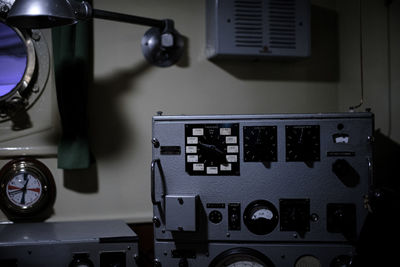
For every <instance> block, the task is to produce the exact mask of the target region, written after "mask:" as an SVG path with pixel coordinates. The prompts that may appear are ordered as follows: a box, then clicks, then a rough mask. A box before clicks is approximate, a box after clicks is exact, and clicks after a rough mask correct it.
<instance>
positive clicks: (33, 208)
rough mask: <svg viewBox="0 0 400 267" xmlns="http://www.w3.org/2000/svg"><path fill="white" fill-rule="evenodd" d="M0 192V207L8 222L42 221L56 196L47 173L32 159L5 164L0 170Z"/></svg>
mask: <svg viewBox="0 0 400 267" xmlns="http://www.w3.org/2000/svg"><path fill="white" fill-rule="evenodd" d="M0 190H1V202H0V207H1V209H2V211H3V212H4V213H5V214H6V215H7V217H8V218H9V219H10V220H12V221H41V220H44V219H46V218H47V217H48V216H49V215H50V212H51V209H52V207H53V204H54V201H55V195H56V187H55V183H54V179H53V176H52V174H51V172H50V170H49V169H48V168H47V167H46V166H45V165H44V164H43V163H41V162H40V161H38V160H35V159H32V158H20V159H15V160H12V161H10V162H8V163H7V164H6V165H5V166H4V167H3V168H2V169H1V170H0Z"/></svg>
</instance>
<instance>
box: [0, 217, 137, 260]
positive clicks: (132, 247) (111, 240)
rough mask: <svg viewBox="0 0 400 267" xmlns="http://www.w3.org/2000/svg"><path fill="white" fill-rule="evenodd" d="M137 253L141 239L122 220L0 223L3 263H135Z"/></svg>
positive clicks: (0, 255) (0, 249)
mask: <svg viewBox="0 0 400 267" xmlns="http://www.w3.org/2000/svg"><path fill="white" fill-rule="evenodd" d="M137 256H138V238H137V236H136V234H135V233H134V232H133V231H132V230H131V229H130V228H129V226H128V225H126V224H125V223H124V222H122V221H86V222H55V223H23V224H22V223H21V224H4V225H0V266H22V267H23V266H43V267H47V266H48V267H53V266H68V265H69V264H70V263H72V262H73V261H74V260H75V261H79V260H80V261H81V262H82V264H83V263H85V262H89V263H87V264H88V265H82V266H117V265H107V264H111V263H114V264H119V265H118V266H136V263H135V257H137ZM90 264H92V265H90ZM71 266H72V265H71ZM73 266H78V265H73Z"/></svg>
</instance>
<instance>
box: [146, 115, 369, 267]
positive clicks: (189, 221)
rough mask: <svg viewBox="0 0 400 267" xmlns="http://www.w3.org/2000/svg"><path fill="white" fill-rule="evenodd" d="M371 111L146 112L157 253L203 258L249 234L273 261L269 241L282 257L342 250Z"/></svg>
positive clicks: (357, 208) (353, 221) (347, 248)
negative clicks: (150, 121) (149, 121)
mask: <svg viewBox="0 0 400 267" xmlns="http://www.w3.org/2000/svg"><path fill="white" fill-rule="evenodd" d="M373 121H374V118H373V114H372V113H369V112H366V113H330V114H276V115H213V116H156V117H153V162H152V168H151V174H152V177H151V178H152V192H151V193H152V201H153V204H154V223H155V230H154V238H155V253H156V255H155V257H156V261H159V262H158V264H162V265H163V266H172V265H173V264H176V263H177V262H179V260H180V259H190V258H193V257H194V258H195V259H199V258H201V257H202V256H204V255H208V256H205V259H206V260H205V261H202V263H201V264H200V263H198V264H197V262H196V260H194V261H193V260H191V262H193V263H192V265H190V266H206V265H204V262H207V263H208V264H211V262H212V260H213V257H212V256H210V255H214V254H216V253H217V250H218V249H221V247H223V248H224V249H222V250H226V251H228V250H229V249H230V248H232V249H233V248H237V247H238V246H237V245H235V246H233V245H232V243H240V244H241V245H240V248H246V247H249V248H250V247H251V246H250V244H257V245H254V246H255V248H254V249H255V250H256V251H258V252H260V253H261V254H264V255H265V254H270V255H265V256H266V257H268V258H269V260H271V261H272V262H274V260H272V259H273V258H275V257H278V258H279V257H281V256H282V255H279V256H278V255H275V252H274V251H275V249H269V248H271V247H274V246H280V245H283V244H287V245H288V246H287V247H285V250H284V252H282V250H279V249H277V250H276V251H277V252H276V253H278V251H280V252H279V253H283V254H284V255H283V257H289V254H291V253H293V255H294V254H296V253H299V255H298V257H300V256H301V255H303V254H304V255H313V256H314V257H315V258H316V259H317V260H318V261H319V262H327V261H332V260H333V259H334V258H335V257H337V256H339V254H340V255H342V254H343V255H345V256H346V257H347V256H348V257H350V258H351V257H352V256H353V253H354V248H353V247H352V246H351V244H353V242H355V241H356V240H357V238H358V235H359V233H360V230H361V227H362V225H363V222H364V219H365V217H366V215H367V210H366V209H365V207H364V201H365V199H364V197H365V195H366V194H367V193H368V190H369V187H370V184H371V180H372V170H371V166H372V148H371V146H372V144H371V142H372V140H373V138H372V134H373ZM190 209H195V210H194V211H193V210H190ZM189 210H190V211H189ZM181 211H182V212H181ZM183 211H185V212H183ZM315 243H319V244H323V245H321V250H319V249H318V246H315ZM180 244H191V245H190V246H189V245H188V246H186V245H184V246H182V249H183V250H182V249H181V248H180ZM338 244H342V246H339V248H338ZM189 247H190V249H184V248H189ZM217 247H218V249H217ZM267 247H268V249H267ZM322 247H323V248H322ZM214 249H215V250H216V251H213V250H214ZM171 251H175V253H172V254H171ZM218 251H219V250H218ZM235 251H236V250H235ZM263 251H264V252H263ZM266 251H269V252H266ZM300 251H301V253H300ZM329 251H330V252H329ZM335 251H336V252H335ZM339 251H340V253H339ZM220 252H221V253H222V252H223V251H220ZM331 253H332V255H330V254H331ZM242 254H243V253H242ZM244 254H246V253H244ZM272 254H274V255H272ZM300 254H301V255H300ZM314 254H315V255H314ZM336 254H338V255H336ZM285 255H286V256H285ZM296 255H297V254H296ZM215 256H216V255H215ZM293 257H294V256H293ZM298 257H297V256H296V257H294V258H296V259H298ZM256 258H259V257H256ZM287 259H288V258H287ZM293 261H294V260H293ZM286 262H287V263H288V262H289V261H286ZM271 264H273V265H271ZM271 264H264V265H266V266H286V265H281V264H278V263H271ZM264 265H262V266H264ZM210 266H214V265H210ZM215 266H221V265H215ZM287 266H294V263H291V264H288V265H287ZM299 266H301V265H299ZM313 266H314V265H313ZM316 266H318V265H316ZM323 266H324V265H323Z"/></svg>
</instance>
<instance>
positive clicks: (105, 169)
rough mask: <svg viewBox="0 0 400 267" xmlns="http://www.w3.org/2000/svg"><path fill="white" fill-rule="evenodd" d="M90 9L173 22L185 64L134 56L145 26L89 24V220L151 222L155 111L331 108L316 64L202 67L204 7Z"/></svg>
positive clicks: (333, 103)
mask: <svg viewBox="0 0 400 267" xmlns="http://www.w3.org/2000/svg"><path fill="white" fill-rule="evenodd" d="M95 7H96V8H99V9H108V10H113V11H117V12H125V13H130V14H136V15H140V16H149V17H154V18H173V19H174V20H175V24H176V28H177V29H178V31H180V32H181V33H182V34H183V35H185V36H186V37H187V39H188V51H187V52H188V58H187V60H186V62H184V64H183V65H184V66H173V67H170V68H165V69H161V68H157V67H153V66H150V65H148V64H147V63H146V62H145V60H144V58H143V56H142V54H141V50H140V41H141V38H142V36H143V34H144V32H145V31H146V30H147V29H148V28H147V27H142V26H135V25H127V24H121V23H116V22H107V21H101V20H96V21H95V55H94V56H95V84H96V87H95V89H94V91H95V92H93V94H92V95H91V98H90V107H91V114H90V115H91V117H90V124H91V129H92V141H93V144H94V146H93V150H94V152H95V155H96V158H97V175H98V181H99V192H98V193H96V194H92V195H88V196H84V197H85V198H87V201H89V202H90V203H93V204H94V205H96V203H97V202H99V203H101V205H100V206H97V205H96V206H93V207H94V209H93V210H85V214H86V215H85V216H87V217H90V216H95V217H97V216H115V217H124V218H127V219H129V220H134V221H143V220H150V218H151V215H152V211H151V203H150V181H149V178H150V176H149V174H150V173H149V168H150V161H151V143H150V140H151V118H152V116H153V115H155V114H156V112H157V111H160V110H161V111H163V112H164V114H214V113H217V114H229V113H234V114H240V113H245V114H247V113H288V112H331V111H336V109H337V90H336V82H335V81H332V80H328V81H326V80H321V79H320V78H319V77H316V76H315V75H313V74H312V73H309V72H310V71H312V68H313V67H314V68H315V66H314V65H315V60H314V61H311V62H309V61H305V62H295V63H254V62H242V61H236V62H217V63H212V62H210V61H209V60H207V59H206V57H205V4H204V1H198V0H190V1H188V0H186V1H177V0H175V1H168V2H164V1H157V0H135V1H123V0H118V1H117V2H116V1H104V0H97V1H95ZM311 65H312V66H311ZM328 76H329V75H328ZM108 129H112V130H111V131H110V132H108V131H107V130H108ZM71 194H72V193H71ZM63 204H64V203H59V205H60V206H61V205H63ZM82 209H83V208H82ZM85 209H86V208H85ZM71 215H73V214H71Z"/></svg>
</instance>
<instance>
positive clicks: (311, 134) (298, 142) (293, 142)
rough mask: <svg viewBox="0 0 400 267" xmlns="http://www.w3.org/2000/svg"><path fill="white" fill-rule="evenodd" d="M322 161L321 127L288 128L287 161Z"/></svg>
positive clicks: (298, 126)
mask: <svg viewBox="0 0 400 267" xmlns="http://www.w3.org/2000/svg"><path fill="white" fill-rule="evenodd" d="M319 160H320V131H319V125H292V126H286V161H302V162H314V161H319Z"/></svg>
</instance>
